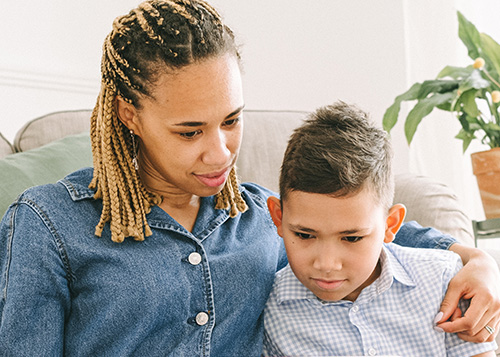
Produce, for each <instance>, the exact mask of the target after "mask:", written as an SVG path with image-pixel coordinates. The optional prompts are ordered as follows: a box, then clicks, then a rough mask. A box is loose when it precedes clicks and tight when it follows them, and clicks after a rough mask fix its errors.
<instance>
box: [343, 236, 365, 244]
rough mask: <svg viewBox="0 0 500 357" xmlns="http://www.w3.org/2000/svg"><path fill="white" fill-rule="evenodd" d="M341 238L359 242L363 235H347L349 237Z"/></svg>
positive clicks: (350, 241)
mask: <svg viewBox="0 0 500 357" xmlns="http://www.w3.org/2000/svg"><path fill="white" fill-rule="evenodd" d="M342 239H343V240H345V241H347V242H349V243H356V242H359V241H360V240H361V239H363V237H356V236H349V237H344V238H342Z"/></svg>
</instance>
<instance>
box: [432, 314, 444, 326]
mask: <svg viewBox="0 0 500 357" xmlns="http://www.w3.org/2000/svg"><path fill="white" fill-rule="evenodd" d="M443 315H444V314H443V312H442V311H439V312H438V314H437V315H436V317H435V318H434V323H435V324H437V323H438V322H439V320H441V319H442V318H443Z"/></svg>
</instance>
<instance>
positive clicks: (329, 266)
mask: <svg viewBox="0 0 500 357" xmlns="http://www.w3.org/2000/svg"><path fill="white" fill-rule="evenodd" d="M314 268H315V269H316V270H318V271H321V272H323V273H331V272H334V271H339V270H341V269H342V259H341V255H340V254H339V252H334V251H333V249H331V248H330V249H328V248H323V249H321V251H319V252H318V253H317V255H316V258H315V260H314Z"/></svg>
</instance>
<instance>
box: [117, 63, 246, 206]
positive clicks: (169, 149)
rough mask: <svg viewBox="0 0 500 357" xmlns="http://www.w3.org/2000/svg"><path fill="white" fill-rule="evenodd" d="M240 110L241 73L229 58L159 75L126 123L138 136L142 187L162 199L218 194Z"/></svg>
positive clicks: (236, 143) (233, 153)
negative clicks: (168, 196) (148, 93)
mask: <svg viewBox="0 0 500 357" xmlns="http://www.w3.org/2000/svg"><path fill="white" fill-rule="evenodd" d="M119 105H123V103H120V104H119ZM243 106H244V103H243V93H242V86H241V74H240V69H239V66H238V61H237V59H236V58H235V57H234V56H232V55H224V56H221V57H216V58H213V59H208V60H204V61H202V62H199V63H195V64H192V65H189V66H187V67H184V68H182V69H180V70H179V71H176V72H175V73H165V74H162V75H160V77H159V78H158V80H157V82H156V83H155V85H154V87H153V93H152V98H144V99H142V100H141V108H140V109H135V108H133V107H132V108H133V109H132V112H133V113H134V114H133V115H132V117H133V120H131V122H129V123H127V126H128V127H129V129H132V130H134V133H135V134H136V135H137V136H138V137H139V138H140V145H139V148H140V149H139V155H138V160H139V170H140V173H141V178H142V180H143V181H144V184H145V185H146V187H148V188H149V189H150V190H152V191H154V192H157V193H159V194H161V195H164V196H165V195H168V194H174V195H176V194H184V193H187V194H189V195H196V196H210V195H214V194H216V193H218V192H219V191H220V190H221V189H222V187H223V186H224V183H225V181H226V179H227V177H228V174H229V171H230V170H231V168H232V167H233V165H234V164H235V162H236V159H237V157H238V151H239V148H240V143H241V136H242V130H243V121H242V110H243ZM119 112H120V117H121V118H122V120H123V116H124V115H123V114H122V113H123V111H120V110H119ZM125 116H126V114H125Z"/></svg>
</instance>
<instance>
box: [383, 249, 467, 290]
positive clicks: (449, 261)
mask: <svg viewBox="0 0 500 357" xmlns="http://www.w3.org/2000/svg"><path fill="white" fill-rule="evenodd" d="M384 250H385V252H386V254H387V256H388V260H389V262H390V264H391V267H392V269H394V270H395V271H397V270H398V269H399V270H404V271H405V272H406V273H407V274H408V275H409V276H410V278H411V279H412V280H413V281H414V282H415V283H417V284H418V283H426V282H427V283H428V282H430V281H433V280H435V283H437V281H442V282H444V283H446V282H447V281H449V280H450V279H451V278H452V277H453V276H454V275H455V274H456V273H457V272H458V270H460V268H461V267H462V266H463V264H462V260H461V259H460V256H459V255H458V254H456V253H454V252H452V251H448V250H442V249H424V248H411V247H402V246H399V245H397V244H394V243H384ZM443 280H444V281H443Z"/></svg>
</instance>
